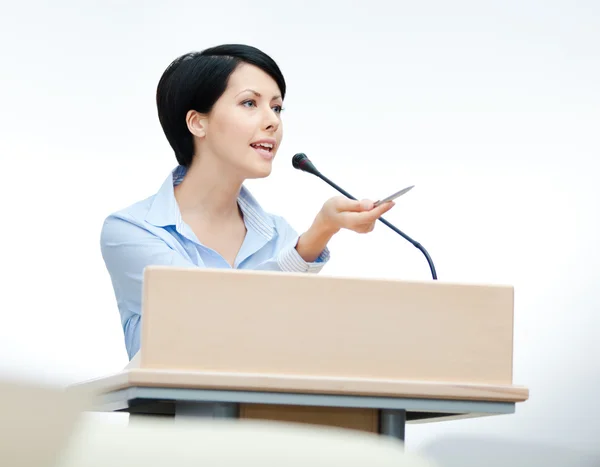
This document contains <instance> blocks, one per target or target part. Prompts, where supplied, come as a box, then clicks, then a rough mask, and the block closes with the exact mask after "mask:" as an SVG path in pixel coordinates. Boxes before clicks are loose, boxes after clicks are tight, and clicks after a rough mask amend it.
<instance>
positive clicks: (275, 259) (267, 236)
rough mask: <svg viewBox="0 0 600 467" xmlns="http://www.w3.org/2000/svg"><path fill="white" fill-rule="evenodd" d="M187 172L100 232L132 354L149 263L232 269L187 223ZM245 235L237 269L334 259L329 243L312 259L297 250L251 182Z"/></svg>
mask: <svg viewBox="0 0 600 467" xmlns="http://www.w3.org/2000/svg"><path fill="white" fill-rule="evenodd" d="M185 173H186V169H185V168H184V167H182V166H178V167H176V168H175V169H174V170H173V171H172V172H171V174H170V175H169V177H168V178H167V179H166V180H165V182H164V183H163V185H162V187H161V188H160V190H159V191H158V192H157V193H156V194H155V195H153V196H151V197H149V198H147V199H145V200H142V201H139V202H137V203H135V204H133V205H131V206H129V207H127V208H125V209H122V210H120V211H118V212H115V213H113V214H111V215H110V216H108V218H107V219H106V220H105V222H104V225H103V227H102V232H101V238H100V242H101V251H102V257H103V258H104V262H105V264H106V268H107V269H108V273H109V274H110V278H111V281H112V285H113V289H114V293H115V297H116V300H117V307H118V309H119V313H120V315H121V324H122V326H123V332H124V336H125V347H126V349H127V354H128V355H129V358H130V359H131V358H133V356H134V355H135V354H136V353H137V352H138V350H139V348H140V320H141V313H142V310H141V300H142V282H143V273H144V268H145V267H146V266H149V265H160V266H175V267H207V268H231V265H230V264H229V263H228V262H227V261H225V259H224V258H223V257H222V256H221V255H220V254H219V253H217V252H216V251H215V250H212V249H211V248H209V247H207V246H205V245H203V244H202V243H200V241H198V239H197V237H196V235H194V232H192V229H191V228H190V227H189V226H188V225H187V224H186V223H185V222H183V220H182V218H181V212H180V211H179V206H178V204H177V200H176V199H175V192H174V187H175V186H176V185H178V184H179V183H181V181H182V180H183V178H184V176H185ZM238 205H239V207H240V210H241V211H242V214H243V218H244V223H245V225H246V236H245V238H244V242H243V243H242V246H241V248H240V251H239V252H238V254H237V257H236V259H235V263H234V268H236V269H253V270H270V271H281V272H307V273H317V272H319V271H320V270H321V269H322V268H323V266H324V265H325V263H327V261H328V260H329V250H328V248H325V250H323V252H322V253H321V255H320V256H319V257H318V258H317V260H316V261H315V262H313V263H308V262H306V261H304V260H303V259H302V257H301V256H300V255H299V254H298V252H297V251H296V248H295V247H296V244H297V243H298V238H299V235H298V234H297V233H296V231H295V230H294V229H293V228H292V227H291V226H290V225H289V224H288V223H287V222H286V221H285V219H283V218H282V217H280V216H275V215H272V214H269V213H267V212H265V211H264V210H263V209H262V208H261V207H260V205H259V204H258V202H257V201H256V199H254V197H253V196H252V195H251V194H250V192H249V191H248V190H247V188H246V187H244V186H243V187H242V189H241V190H240V195H239V197H238Z"/></svg>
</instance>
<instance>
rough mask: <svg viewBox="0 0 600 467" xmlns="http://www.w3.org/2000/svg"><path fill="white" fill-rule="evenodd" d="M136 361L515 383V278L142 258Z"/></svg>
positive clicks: (265, 371) (146, 364) (157, 364)
mask: <svg viewBox="0 0 600 467" xmlns="http://www.w3.org/2000/svg"><path fill="white" fill-rule="evenodd" d="M141 342H142V344H141V345H142V349H143V352H142V355H141V360H140V368H147V369H177V370H190V371H194V370H199V371H210V372H241V373H260V374H271V375H277V374H290V375H296V376H301V375H303V376H328V377H356V378H375V379H376V378H385V379H402V380H415V381H443V382H468V383H481V384H511V383H512V347H513V288H512V287H510V286H496V285H494V286H492V285H489V286H486V285H465V284H449V283H443V282H439V281H429V282H408V281H398V280H376V279H358V278H337V277H325V276H317V275H310V274H281V273H271V272H257V271H251V272H249V271H239V270H209V269H191V270H190V269H173V268H164V267H153V268H148V269H147V270H146V274H145V287H144V296H143V319H142V336H141Z"/></svg>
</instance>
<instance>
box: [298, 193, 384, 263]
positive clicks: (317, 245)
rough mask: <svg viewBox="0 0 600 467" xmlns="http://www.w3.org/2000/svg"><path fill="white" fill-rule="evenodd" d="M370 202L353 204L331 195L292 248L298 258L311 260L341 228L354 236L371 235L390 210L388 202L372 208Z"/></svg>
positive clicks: (316, 256)
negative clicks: (377, 223) (353, 233)
mask: <svg viewBox="0 0 600 467" xmlns="http://www.w3.org/2000/svg"><path fill="white" fill-rule="evenodd" d="M374 204H375V203H374V202H373V201H370V200H362V201H354V200H351V199H348V198H346V197H344V196H335V197H333V198H330V199H329V200H327V201H326V202H325V204H324V205H323V207H322V208H321V211H319V214H317V217H316V218H315V221H314V222H313V225H312V226H311V227H310V229H308V230H307V231H306V232H305V233H303V234H302V235H301V236H300V238H299V240H298V244H297V245H296V250H297V251H298V253H299V254H300V256H301V257H302V258H303V259H304V261H307V262H309V263H311V262H313V261H315V260H316V259H317V258H318V257H319V255H320V254H321V252H322V251H323V250H324V249H325V247H326V246H327V243H328V242H329V240H331V237H333V236H334V235H335V234H336V233H337V232H339V231H340V230H341V229H347V230H352V231H354V232H357V233H367V232H371V231H372V230H373V229H374V228H375V222H377V219H379V218H380V217H381V216H382V215H383V214H385V213H386V212H388V211H389V210H390V209H392V207H394V204H395V203H394V202H393V201H390V202H387V203H383V204H381V205H379V206H377V207H374Z"/></svg>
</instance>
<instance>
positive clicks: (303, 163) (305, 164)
mask: <svg viewBox="0 0 600 467" xmlns="http://www.w3.org/2000/svg"><path fill="white" fill-rule="evenodd" d="M292 165H293V166H294V168H295V169H298V170H302V171H303V172H307V173H309V174H312V175H315V176H317V177H319V178H320V179H321V180H323V181H324V182H325V183H327V184H328V185H330V186H332V187H333V188H335V189H336V190H337V191H339V192H340V193H341V194H343V195H344V196H345V197H347V198H350V199H353V200H356V198H355V197H354V196H352V195H351V194H350V193H348V192H347V191H346V190H344V189H343V188H341V187H339V186H338V185H336V184H335V183H333V182H332V181H331V180H329V179H328V178H327V177H326V176H325V175H323V174H322V173H321V172H319V171H318V170H317V168H316V167H315V165H314V164H313V163H312V162H311V161H310V159H309V158H308V157H306V154H303V153H301V152H300V153H298V154H296V155H294V157H292ZM377 220H379V221H381V222H382V223H383V224H385V225H386V226H388V227H389V228H390V229H392V230H393V231H394V232H396V233H397V234H398V235H400V236H401V237H402V238H404V239H405V240H407V241H409V242H410V243H411V244H412V245H413V246H414V247H415V248H417V249H418V250H420V251H421V252H422V253H423V255H425V258H426V259H427V263H428V264H429V269H430V270H431V277H432V278H433V280H437V273H436V271H435V266H434V265H433V261H432V259H431V256H429V253H427V250H426V249H425V248H424V247H423V245H421V244H420V243H419V242H417V241H415V240H413V239H412V238H410V237H409V236H408V235H406V234H405V233H404V232H402V231H401V230H400V229H399V228H398V227H396V226H394V225H393V224H390V223H389V222H388V221H386V220H385V219H384V218H383V217H380V218H379V219H377Z"/></svg>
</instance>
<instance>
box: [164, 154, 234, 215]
mask: <svg viewBox="0 0 600 467" xmlns="http://www.w3.org/2000/svg"><path fill="white" fill-rule="evenodd" d="M213 160H214V159H209V158H199V159H196V158H195V159H194V162H193V163H192V164H191V166H190V167H189V168H188V170H187V173H186V175H185V178H184V179H183V181H182V182H181V183H180V184H179V185H178V186H176V187H175V199H176V200H177V203H178V205H179V210H180V211H181V214H182V216H183V217H188V218H190V217H192V218H194V219H198V218H201V219H203V220H205V221H211V222H228V221H230V220H232V219H235V218H239V216H240V213H239V208H238V204H237V198H238V195H239V193H240V189H241V187H242V182H243V180H241V179H239V178H236V177H234V176H227V175H226V174H227V173H228V171H227V169H226V168H224V167H221V166H220V165H219V164H218V163H217V162H216V161H215V162H213Z"/></svg>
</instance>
